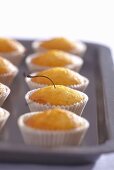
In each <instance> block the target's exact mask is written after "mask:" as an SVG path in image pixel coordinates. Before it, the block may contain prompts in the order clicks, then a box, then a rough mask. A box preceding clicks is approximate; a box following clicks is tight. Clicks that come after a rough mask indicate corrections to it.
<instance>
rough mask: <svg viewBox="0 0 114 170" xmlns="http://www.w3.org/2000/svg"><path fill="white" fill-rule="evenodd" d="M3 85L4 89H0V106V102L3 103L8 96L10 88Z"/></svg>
mask: <svg viewBox="0 0 114 170" xmlns="http://www.w3.org/2000/svg"><path fill="white" fill-rule="evenodd" d="M3 86H4V91H2V93H1V94H0V106H2V104H3V103H4V101H5V100H6V98H7V97H8V95H9V94H10V89H9V87H7V86H5V85H3Z"/></svg>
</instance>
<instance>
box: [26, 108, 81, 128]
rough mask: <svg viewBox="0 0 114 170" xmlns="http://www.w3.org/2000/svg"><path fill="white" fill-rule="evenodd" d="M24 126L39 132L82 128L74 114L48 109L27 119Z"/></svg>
mask: <svg viewBox="0 0 114 170" xmlns="http://www.w3.org/2000/svg"><path fill="white" fill-rule="evenodd" d="M25 124H26V125H27V126H29V127H31V128H34V129H40V130H55V131H57V130H71V129H74V128H78V127H80V126H82V121H81V120H80V119H79V117H78V116H77V115H75V114H74V113H72V112H70V111H67V110H62V109H57V108H56V109H50V110H45V111H42V112H39V113H37V114H34V115H32V116H30V117H29V118H27V119H26V120H25Z"/></svg>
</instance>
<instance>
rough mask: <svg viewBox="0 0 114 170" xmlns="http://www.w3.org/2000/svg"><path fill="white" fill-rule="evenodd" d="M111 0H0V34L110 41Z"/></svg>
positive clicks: (113, 32)
mask: <svg viewBox="0 0 114 170" xmlns="http://www.w3.org/2000/svg"><path fill="white" fill-rule="evenodd" d="M113 3H114V1H113V0H0V36H8V37H13V38H49V37H53V36H66V37H68V38H72V39H82V40H88V41H94V42H99V43H103V44H107V45H109V46H110V47H112V48H113V44H114V5H113Z"/></svg>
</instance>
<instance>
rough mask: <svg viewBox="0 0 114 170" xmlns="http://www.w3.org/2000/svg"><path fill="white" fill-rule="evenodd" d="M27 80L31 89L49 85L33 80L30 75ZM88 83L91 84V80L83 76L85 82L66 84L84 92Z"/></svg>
mask: <svg viewBox="0 0 114 170" xmlns="http://www.w3.org/2000/svg"><path fill="white" fill-rule="evenodd" d="M37 73H38V72H37ZM37 73H32V74H31V75H33V76H35V75H36V74H37ZM25 81H26V83H27V84H28V86H29V88H30V90H33V89H37V88H42V87H45V86H48V85H47V84H40V83H36V82H33V81H31V78H28V77H26V78H25ZM88 84H89V80H88V79H87V78H86V77H84V76H83V83H81V84H77V85H65V86H67V87H69V88H72V89H74V90H79V91H82V92H83V91H84V90H85V89H86V88H87V86H88Z"/></svg>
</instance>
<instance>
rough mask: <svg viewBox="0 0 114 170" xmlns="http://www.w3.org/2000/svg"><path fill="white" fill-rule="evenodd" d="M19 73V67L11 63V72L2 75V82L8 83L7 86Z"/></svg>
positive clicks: (0, 78)
mask: <svg viewBox="0 0 114 170" xmlns="http://www.w3.org/2000/svg"><path fill="white" fill-rule="evenodd" d="M17 73H18V68H17V67H16V66H14V65H12V64H11V70H10V72H9V73H5V74H1V75H0V82H1V83H3V84H5V85H7V86H10V85H11V83H12V81H13V79H14V78H15V76H16V75H17Z"/></svg>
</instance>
